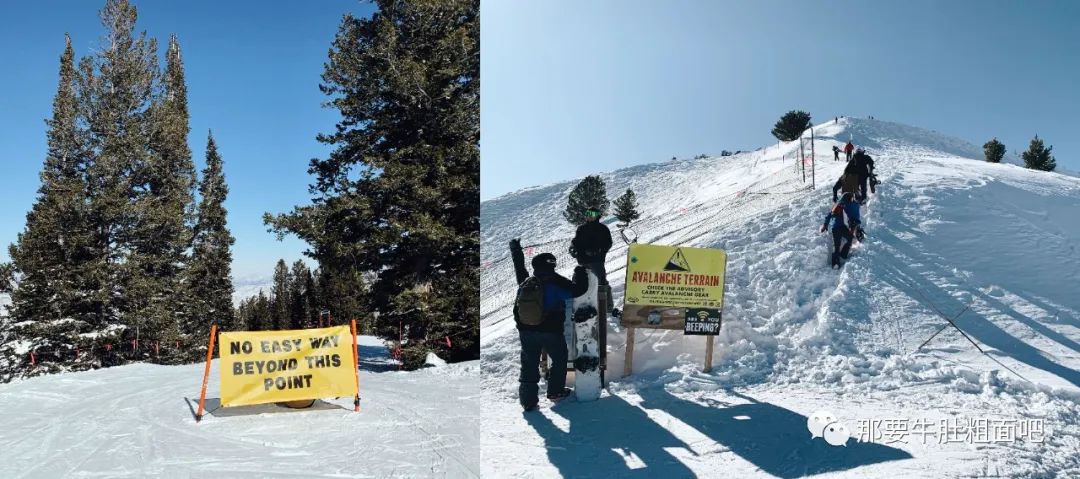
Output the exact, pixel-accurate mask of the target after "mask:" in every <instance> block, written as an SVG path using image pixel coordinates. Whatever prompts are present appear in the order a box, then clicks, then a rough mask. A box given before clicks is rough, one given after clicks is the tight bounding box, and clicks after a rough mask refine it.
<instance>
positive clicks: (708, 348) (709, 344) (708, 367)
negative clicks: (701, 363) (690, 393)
mask: <svg viewBox="0 0 1080 479" xmlns="http://www.w3.org/2000/svg"><path fill="white" fill-rule="evenodd" d="M713 338H714V336H708V337H706V338H705V372H709V371H712V350H713Z"/></svg>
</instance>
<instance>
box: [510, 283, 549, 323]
mask: <svg viewBox="0 0 1080 479" xmlns="http://www.w3.org/2000/svg"><path fill="white" fill-rule="evenodd" d="M514 308H515V309H516V310H517V319H518V322H520V323H521V324H524V325H526V326H538V325H540V323H543V322H544V281H543V280H541V279H540V278H537V277H536V276H529V277H528V278H526V279H525V281H524V282H522V283H521V285H519V286H518V290H517V299H515V300H514Z"/></svg>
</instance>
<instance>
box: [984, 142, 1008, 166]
mask: <svg viewBox="0 0 1080 479" xmlns="http://www.w3.org/2000/svg"><path fill="white" fill-rule="evenodd" d="M983 152H985V153H986V161H989V162H990V163H1001V159H1002V158H1004V157H1005V144H1003V143H1002V142H1000V141H998V139H997V138H994V139H992V140H990V141H988V142H986V143H984V144H983Z"/></svg>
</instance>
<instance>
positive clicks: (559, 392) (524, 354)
mask: <svg viewBox="0 0 1080 479" xmlns="http://www.w3.org/2000/svg"><path fill="white" fill-rule="evenodd" d="M510 256H511V257H512V258H513V260H514V273H515V274H516V275H517V282H518V290H517V298H516V300H515V302H514V321H515V322H516V323H517V329H518V336H519V338H520V339H521V374H520V376H519V377H518V382H519V385H518V400H519V401H520V402H521V407H523V408H524V409H525V410H526V411H532V410H534V409H536V407H537V404H538V403H539V401H540V400H539V398H538V397H537V396H538V394H539V390H540V387H539V382H540V357H541V353H542V352H547V355H548V356H549V357H550V358H551V363H552V365H554V367H552V368H551V369H550V370H549V372H548V378H547V397H548V399H550V400H552V401H558V400H560V399H562V398H565V397H566V396H568V395H570V393H571V391H570V390H569V389H567V388H566V361H567V355H568V353H567V350H566V339H565V337H564V335H563V324H564V322H565V316H566V307H565V302H566V300H568V299H571V298H576V297H578V296H581V295H583V294H585V293H586V292H587V291H588V290H589V276H588V273H587V272H586V270H585V267H584V266H578V267H577V268H574V279H573V281H571V280H568V279H566V278H565V277H563V276H560V275H559V274H558V273H556V272H555V265H556V260H555V255H553V254H551V253H540V254H538V255H536V256H535V257H533V259H532V267H533V275H532V276H529V272H528V270H526V269H525V254H524V253H523V252H522V251H521V240H519V239H513V240H510Z"/></svg>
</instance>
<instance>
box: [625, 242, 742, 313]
mask: <svg viewBox="0 0 1080 479" xmlns="http://www.w3.org/2000/svg"><path fill="white" fill-rule="evenodd" d="M726 267H727V254H726V253H724V251H723V250H719V249H713V248H691V247H688V246H662V245H651V244H638V243H633V244H631V245H630V250H629V252H628V253H627V255H626V298H625V303H626V304H627V305H639V306H645V305H648V306H666V307H678V308H712V309H721V308H723V305H724V270H725V268H726Z"/></svg>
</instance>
